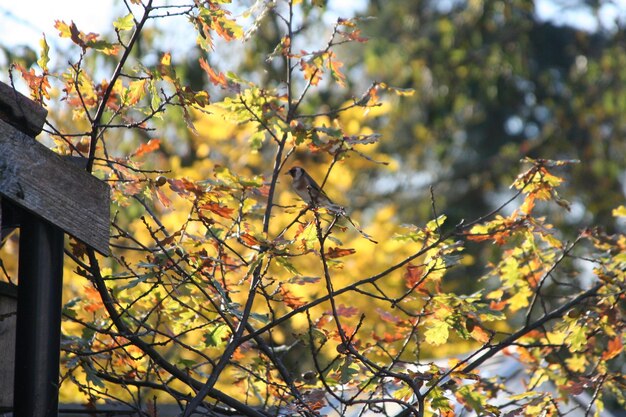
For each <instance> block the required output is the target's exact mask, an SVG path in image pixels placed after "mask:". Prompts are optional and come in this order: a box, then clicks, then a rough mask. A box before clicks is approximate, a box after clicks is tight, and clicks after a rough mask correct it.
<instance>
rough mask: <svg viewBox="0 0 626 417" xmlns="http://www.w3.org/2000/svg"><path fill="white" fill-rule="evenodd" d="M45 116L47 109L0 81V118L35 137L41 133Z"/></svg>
mask: <svg viewBox="0 0 626 417" xmlns="http://www.w3.org/2000/svg"><path fill="white" fill-rule="evenodd" d="M47 116H48V110H46V109H44V108H43V107H41V106H40V105H39V104H37V103H35V102H34V101H32V100H31V99H29V98H28V97H26V96H25V95H23V94H21V93H19V92H18V91H17V90H15V89H14V88H13V87H11V86H10V85H7V84H5V83H3V82H0V120H4V121H5V122H7V123H9V124H11V125H12V126H13V127H15V128H16V129H18V130H20V131H22V132H24V133H26V134H27V135H29V136H32V137H35V136H37V135H38V134H39V133H41V130H42V129H43V124H44V123H45V122H46V117H47Z"/></svg>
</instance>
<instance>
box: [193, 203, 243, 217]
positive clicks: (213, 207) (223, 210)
mask: <svg viewBox="0 0 626 417" xmlns="http://www.w3.org/2000/svg"><path fill="white" fill-rule="evenodd" d="M198 208H199V209H200V210H208V211H210V212H212V213H215V214H217V215H218V216H221V217H225V218H227V219H230V218H231V217H230V215H231V214H233V211H235V210H234V209H232V208H230V207H226V206H222V205H220V204H219V203H214V202H212V201H207V202H206V203H202V204H201V205H200V206H198Z"/></svg>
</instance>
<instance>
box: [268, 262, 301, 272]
mask: <svg viewBox="0 0 626 417" xmlns="http://www.w3.org/2000/svg"><path fill="white" fill-rule="evenodd" d="M274 259H276V262H277V263H278V265H280V266H282V267H283V268H285V269H286V270H287V271H289V272H291V273H292V274H294V275H300V273H299V272H298V270H297V269H296V267H295V266H293V264H292V263H291V262H289V261H288V260H286V259H285V258H274Z"/></svg>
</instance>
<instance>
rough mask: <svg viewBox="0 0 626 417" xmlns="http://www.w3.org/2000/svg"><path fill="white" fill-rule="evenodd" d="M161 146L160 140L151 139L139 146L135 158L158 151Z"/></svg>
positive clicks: (134, 154)
mask: <svg viewBox="0 0 626 417" xmlns="http://www.w3.org/2000/svg"><path fill="white" fill-rule="evenodd" d="M160 146H161V140H160V139H150V140H149V141H148V143H142V144H141V145H139V147H138V148H137V150H136V151H135V153H133V156H141V155H144V154H147V153H150V152H153V151H156V150H157V149H159V147H160Z"/></svg>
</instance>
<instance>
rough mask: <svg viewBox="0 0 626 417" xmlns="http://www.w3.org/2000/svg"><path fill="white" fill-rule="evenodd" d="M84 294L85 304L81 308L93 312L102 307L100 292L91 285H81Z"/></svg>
mask: <svg viewBox="0 0 626 417" xmlns="http://www.w3.org/2000/svg"><path fill="white" fill-rule="evenodd" d="M83 290H84V296H85V304H86V305H85V306H84V307H83V309H84V310H85V311H86V312H88V313H94V312H96V311H98V310H101V309H103V308H104V304H102V298H100V293H99V292H98V290H97V289H96V288H94V287H93V286H87V285H85V286H84V287H83Z"/></svg>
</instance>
